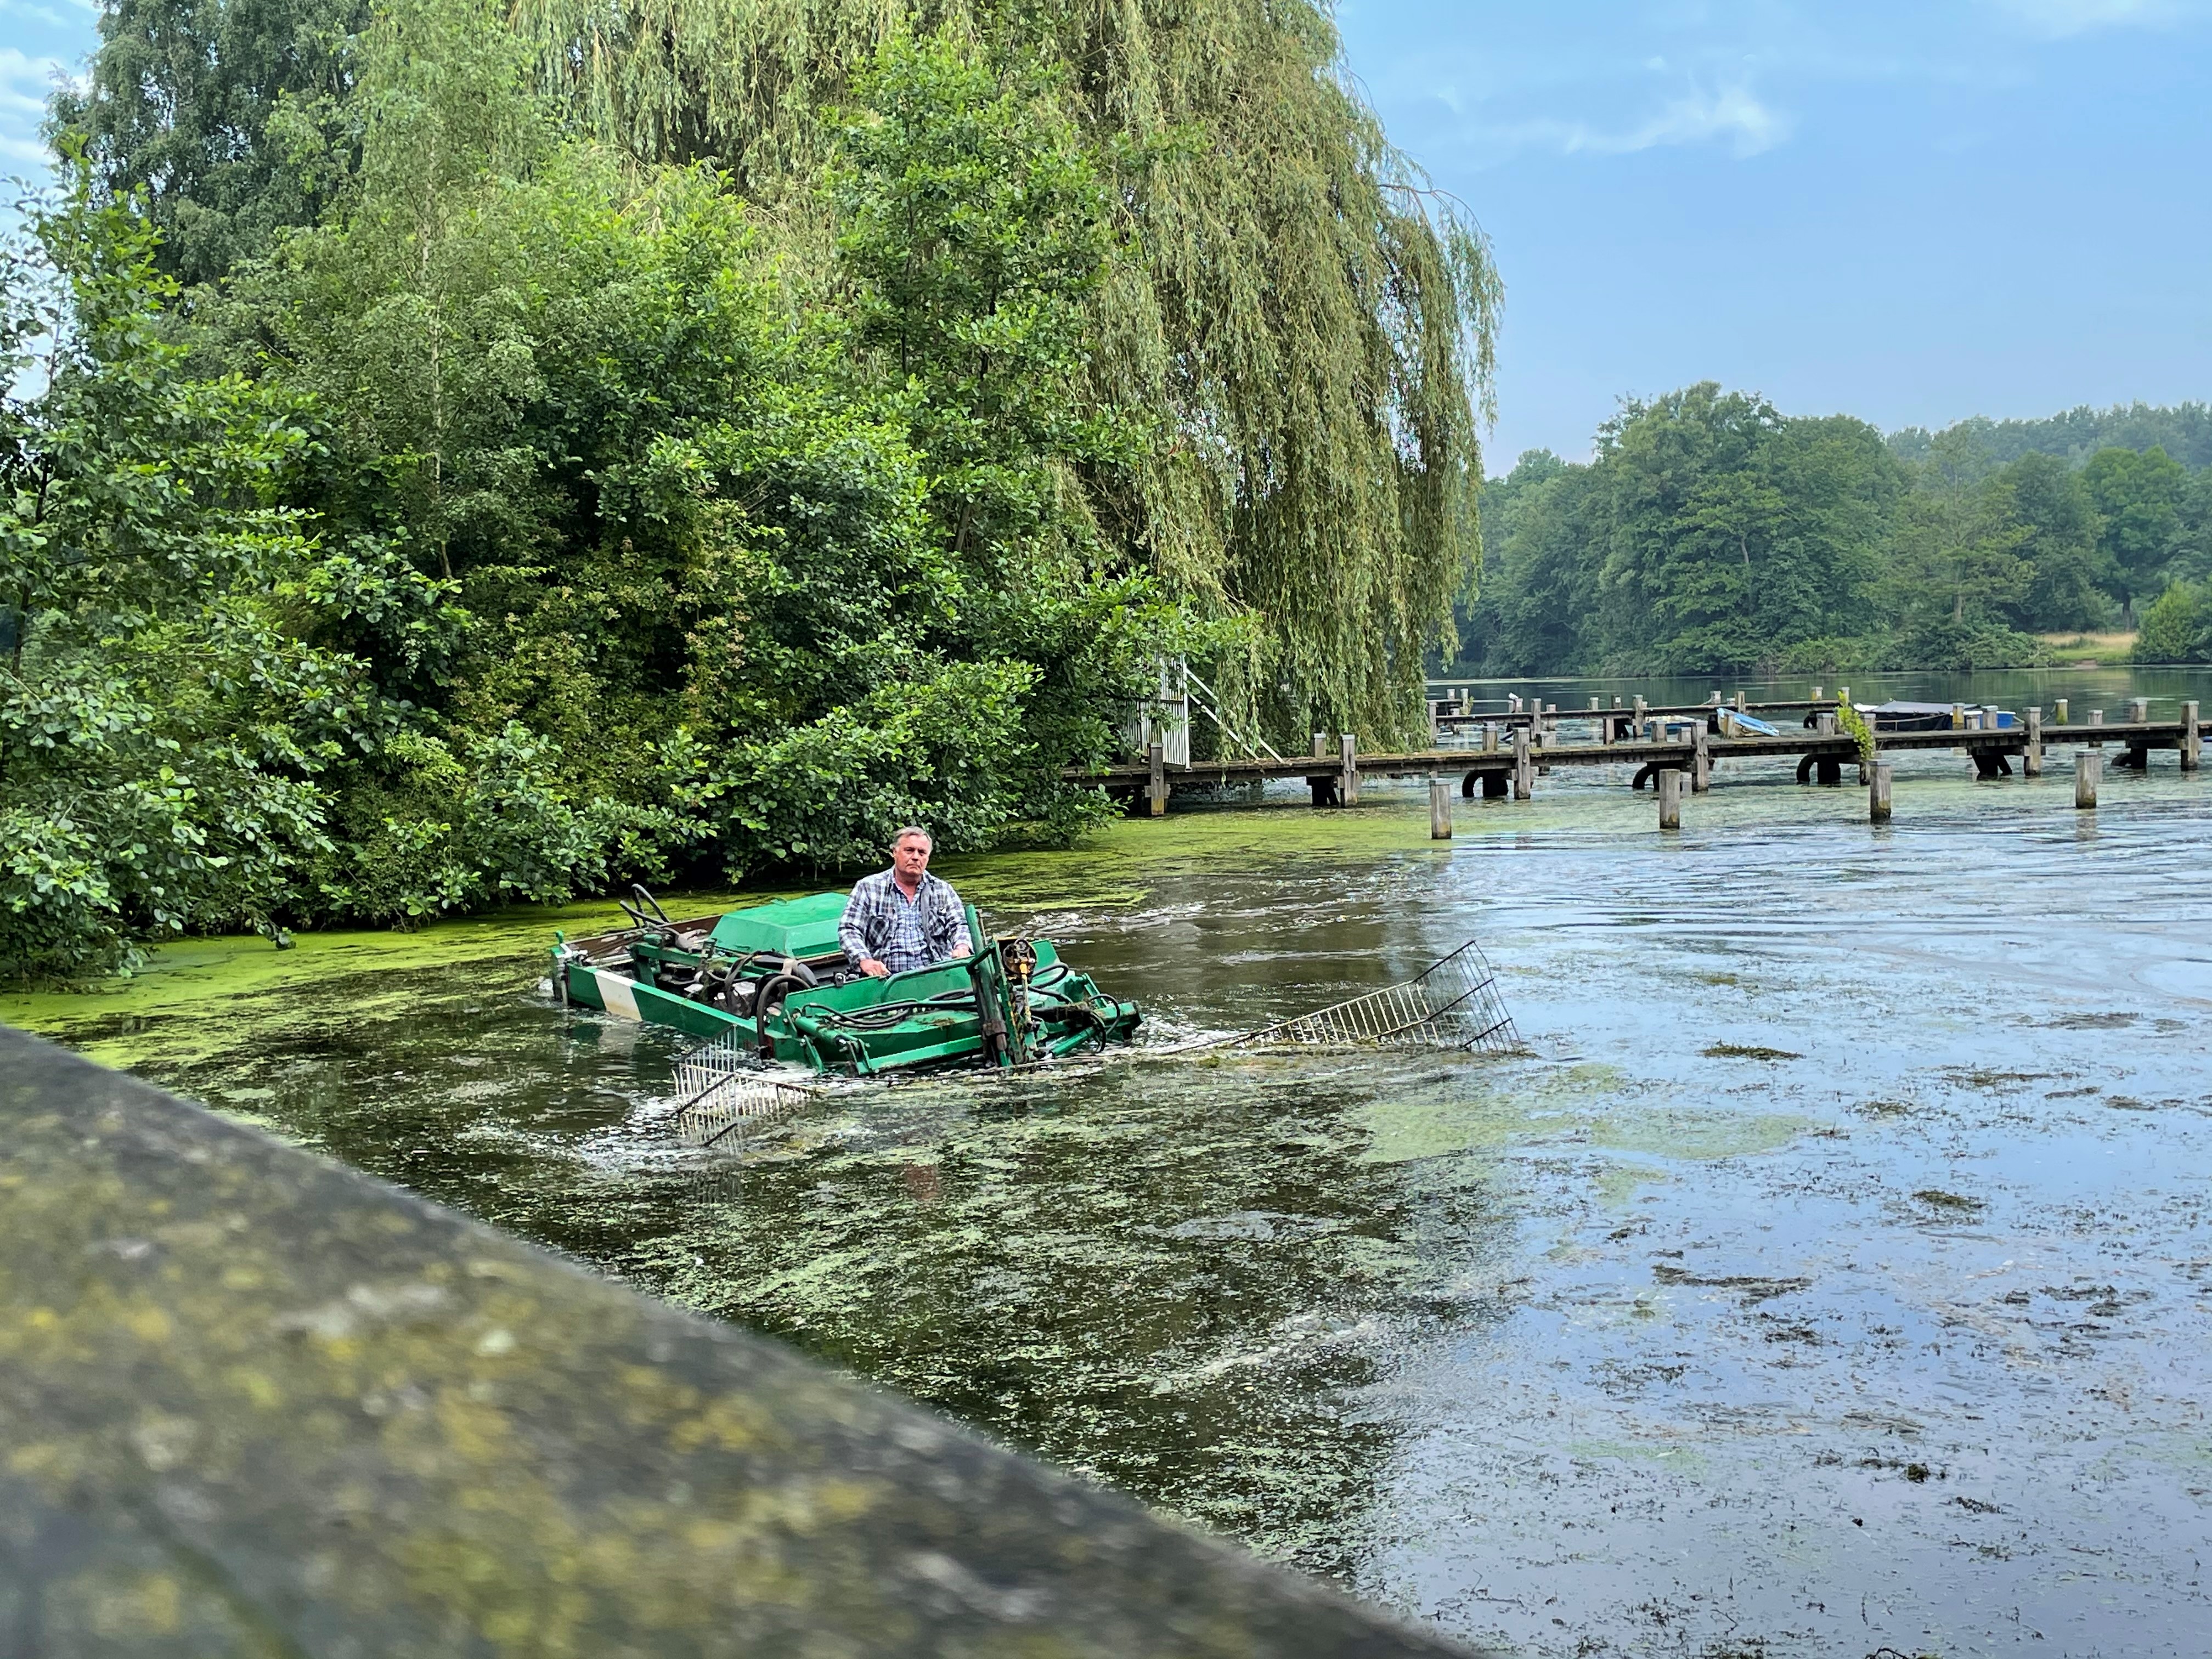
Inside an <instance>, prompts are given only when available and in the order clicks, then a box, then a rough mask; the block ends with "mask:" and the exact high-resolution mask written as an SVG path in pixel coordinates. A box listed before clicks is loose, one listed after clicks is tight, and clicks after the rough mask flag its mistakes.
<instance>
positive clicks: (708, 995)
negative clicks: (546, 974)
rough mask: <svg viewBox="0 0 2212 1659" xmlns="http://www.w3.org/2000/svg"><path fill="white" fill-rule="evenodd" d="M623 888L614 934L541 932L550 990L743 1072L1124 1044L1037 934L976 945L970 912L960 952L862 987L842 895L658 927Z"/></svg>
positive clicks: (1126, 1017)
mask: <svg viewBox="0 0 2212 1659" xmlns="http://www.w3.org/2000/svg"><path fill="white" fill-rule="evenodd" d="M633 894H634V897H635V902H631V901H629V900H625V901H624V902H623V911H624V912H625V914H626V915H628V917H629V922H630V925H629V927H623V928H618V929H616V930H614V931H612V932H610V933H599V934H595V935H593V936H592V937H590V938H587V939H574V940H571V939H567V938H566V937H564V936H558V935H556V943H555V945H554V947H553V984H554V990H555V994H556V995H557V996H559V997H560V998H561V999H562V1001H563V1002H566V1003H569V1004H572V1005H575V1006H582V1007H586V1008H598V1009H602V1010H605V1012H608V1013H611V1014H617V1015H620V1016H623V1017H624V1018H630V1019H637V1020H642V1021H644V1022H646V1023H647V1024H653V1025H665V1026H669V1027H671V1028H673V1029H675V1030H680V1031H684V1032H688V1033H689V1034H690V1035H691V1036H698V1037H704V1038H708V1039H710V1040H712V1046H713V1047H714V1048H716V1049H718V1050H720V1051H724V1052H726V1053H727V1054H729V1055H730V1056H732V1058H733V1059H736V1058H742V1059H744V1060H746V1061H747V1062H748V1064H749V1065H750V1066H751V1067H753V1068H756V1069H757V1068H759V1067H763V1066H775V1065H778V1064H781V1065H783V1066H799V1067H803V1068H805V1070H806V1071H808V1072H811V1073H827V1074H830V1075H836V1076H843V1077H872V1076H877V1075H879V1074H881V1073H886V1072H895V1071H913V1070H920V1069H928V1068H935V1067H942V1066H1000V1067H1005V1066H1022V1065H1028V1064H1030V1063H1033V1062H1035V1061H1037V1060H1048V1059H1052V1058H1055V1057H1058V1056H1060V1055H1066V1054H1075V1053H1078V1052H1079V1051H1081V1050H1083V1049H1085V1048H1103V1047H1105V1046H1106V1045H1107V1044H1109V1043H1112V1042H1127V1040H1128V1038H1129V1036H1130V1034H1131V1033H1132V1032H1133V1031H1134V1030H1136V1027H1137V1024H1138V1021H1139V1018H1140V1014H1139V1010H1138V1007H1137V1005H1136V1004H1135V1003H1133V1002H1128V1001H1124V1000H1121V999H1119V998H1115V997H1110V996H1108V995H1107V994H1105V993H1103V991H1101V990H1100V989H1099V988H1098V987H1097V984H1096V983H1094V982H1093V981H1091V978H1090V977H1089V976H1088V975H1085V974H1082V973H1079V972H1078V971H1077V970H1075V969H1073V968H1071V967H1069V966H1068V965H1067V964H1066V963H1064V962H1062V961H1061V960H1060V953H1059V951H1057V950H1056V949H1055V948H1054V945H1053V944H1052V942H1051V941H1050V940H1049V939H1029V938H1026V937H1024V936H1019V935H1010V936H1007V937H1005V938H997V939H994V938H991V937H989V936H988V935H987V934H986V933H984V932H983V927H982V923H981V919H980V918H979V917H978V916H977V915H976V914H975V907H974V906H973V905H969V907H968V934H969V950H970V954H969V956H967V957H962V958H957V959H955V960H953V961H950V962H941V963H934V964H933V965H931V966H929V967H927V968H918V969H914V970H912V971H911V972H908V973H903V974H892V975H889V976H887V977H884V978H870V977H868V976H867V975H864V974H861V973H860V972H859V970H858V964H857V963H850V962H848V961H847V960H846V958H845V954H844V951H843V949H842V946H841V945H839V943H838V939H837V924H838V922H839V921H841V920H842V917H843V915H844V910H845V896H844V895H843V894H842V893H816V894H812V895H810V896H807V897H805V898H796V899H783V900H779V901H776V902H772V903H768V904H761V905H755V906H752V907H750V908H746V909H742V910H732V911H729V912H727V913H726V914H725V915H719V916H708V917H702V918H699V919H696V920H694V921H671V920H669V918H668V916H667V915H666V914H665V912H664V911H663V910H662V909H661V908H660V906H659V904H658V903H656V902H654V901H653V896H652V895H650V894H649V893H647V892H646V890H644V889H643V888H635V889H634V890H633Z"/></svg>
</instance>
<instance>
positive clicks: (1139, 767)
mask: <svg viewBox="0 0 2212 1659" xmlns="http://www.w3.org/2000/svg"><path fill="white" fill-rule="evenodd" d="M1837 707H1838V705H1837V702H1836V700H1835V699H1832V698H1830V699H1820V698H1810V699H1806V700H1804V701H1801V702H1779V703H1775V702H1769V703H1756V704H1746V703H1745V702H1742V701H1741V698H1739V699H1738V700H1737V701H1736V702H1734V703H1732V704H1716V703H1705V704H1699V705H1691V706H1687V707H1682V708H1648V707H1646V706H1645V705H1644V703H1643V702H1642V700H1641V699H1638V702H1637V704H1636V706H1635V707H1634V708H1589V709H1572V710H1569V711H1567V712H1565V713H1564V714H1563V713H1560V712H1559V710H1558V709H1557V708H1528V709H1521V710H1510V711H1508V712H1506V713H1503V714H1487V715H1480V716H1478V715H1475V714H1469V713H1466V712H1463V711H1462V710H1461V709H1457V708H1435V709H1433V710H1432V714H1431V721H1432V725H1433V726H1434V729H1435V730H1436V731H1437V733H1438V734H1439V735H1438V741H1437V746H1435V747H1433V748H1430V749H1425V750H1410V751H1406V752H1401V753H1384V754H1362V753H1360V752H1359V751H1358V745H1357V744H1356V742H1355V740H1354V739H1353V738H1352V736H1351V735H1350V734H1349V733H1346V734H1342V735H1340V736H1338V737H1336V738H1329V737H1328V735H1327V734H1325V733H1321V732H1316V733H1315V734H1314V752H1313V753H1312V754H1310V755H1304V756H1293V757H1276V756H1261V757H1252V756H1247V757H1237V758H1223V759H1218V760H1209V761H1202V762H1198V763H1192V764H1188V765H1181V766H1177V765H1172V764H1170V763H1169V762H1168V761H1167V760H1166V758H1165V756H1164V750H1163V746H1162V745H1161V744H1157V743H1156V744H1152V746H1151V750H1150V752H1149V755H1148V757H1147V759H1146V761H1145V762H1143V763H1132V764H1127V765H1121V766H1115V767H1109V768H1107V769H1105V770H1103V771H1101V772H1093V773H1079V774H1071V776H1079V777H1081V778H1083V779H1084V780H1085V781H1090V782H1094V783H1097V784H1099V785H1102V786H1103V787H1104V788H1105V789H1106V791H1107V793H1109V795H1112V796H1114V797H1115V798H1116V799H1125V800H1127V801H1128V802H1129V803H1130V804H1131V805H1132V807H1133V809H1134V810H1137V811H1149V812H1150V813H1151V814H1152V815H1154V816H1157V815H1158V814H1160V813H1163V812H1164V811H1166V810H1167V804H1168V801H1169V800H1170V798H1171V797H1172V796H1173V795H1174V794H1175V793H1176V792H1177V791H1179V790H1182V791H1198V790H1206V791H1210V792H1218V791H1221V790H1225V789H1231V788H1234V787H1237V786H1239V785H1243V786H1246V787H1253V788H1256V787H1260V786H1263V785H1265V784H1267V783H1272V782H1281V781H1293V780H1303V781H1304V782H1305V783H1306V785H1307V786H1308V787H1309V788H1310V791H1311V792H1312V798H1313V804H1314V805H1316V806H1336V805H1351V804H1352V803H1354V802H1356V801H1358V799H1359V788H1360V784H1361V781H1363V780H1365V779H1376V778H1408V777H1425V778H1427V779H1429V780H1430V781H1431V816H1432V817H1434V818H1437V820H1438V824H1439V828H1438V833H1439V834H1443V835H1449V833H1450V830H1449V783H1450V781H1451V780H1453V779H1457V780H1458V782H1459V793H1461V794H1462V796H1463V797H1467V798H1468V799H1472V798H1474V796H1476V795H1477V794H1480V795H1482V796H1484V797H1486V798H1487V799H1503V798H1504V797H1505V796H1506V795H1508V794H1509V793H1510V795H1511V796H1512V798H1513V799H1516V800H1527V799H1529V798H1530V797H1531V796H1532V795H1533V794H1534V792H1535V788H1536V781H1537V779H1538V778H1539V777H1540V776H1541V775H1544V774H1546V773H1547V772H1550V771H1553V770H1554V769H1558V768H1561V767H1572V766H1630V767H1633V768H1634V772H1633V774H1632V787H1635V788H1638V789H1641V788H1643V787H1644V785H1645V784H1646V783H1650V784H1652V785H1653V786H1654V787H1656V789H1657V790H1658V791H1659V793H1660V795H1661V820H1662V823H1668V820H1669V818H1670V817H1672V818H1675V819H1676V820H1677V821H1678V820H1679V798H1680V797H1679V792H1680V787H1681V786H1682V785H1683V784H1684V783H1685V782H1686V784H1687V786H1688V787H1689V790H1690V792H1691V793H1704V792H1705V790H1706V789H1708V788H1709V787H1711V782H1712V779H1713V775H1714V773H1715V771H1716V769H1720V768H1723V767H1725V766H1728V765H1729V764H1730V763H1741V762H1744V761H1752V760H1762V761H1771V760H1788V759H1792V758H1795V759H1796V762H1797V781H1798V782H1800V783H1808V784H1826V785H1839V784H1841V783H1842V782H1843V781H1844V769H1845V768H1846V767H1850V768H1852V769H1855V770H1856V771H1857V773H1858V774H1859V777H1860V781H1863V782H1866V783H1868V784H1869V786H1870V787H1872V788H1874V789H1875V792H1876V794H1877V795H1878V796H1879V797H1880V798H1881V799H1880V800H1879V802H1878V804H1877V805H1876V807H1875V816H1876V817H1887V772H1888V767H1887V763H1885V762H1884V761H1883V760H1882V759H1881V757H1886V756H1889V755H1893V754H1901V753H1911V752H1916V751H1923V750H1962V751H1964V753H1965V754H1966V756H1967V757H1969V758H1970V759H1971V760H1972V763H1973V764H1974V768H1975V771H1976V774H1977V775H1978V776H1980V777H1983V778H2005V777H2010V776H2012V775H2015V770H2017V771H2018V772H2019V773H2021V775H2026V776H2028V777H2034V776H2037V775H2039V774H2040V773H2041V772H2042V770H2043V763H2044V756H2045V750H2046V748H2049V747H2051V746H2059V747H2065V748H2075V747H2078V748H2081V750H2083V751H2084V752H2085V754H2087V755H2089V756H2093V757H2096V760H2097V766H2096V768H2095V770H2096V771H2097V772H2099V773H2101V770H2102V761H2103V757H2104V756H2105V755H2106V752H2107V751H2113V750H2117V751H2118V752H2117V753H2115V754H2113V755H2112V763H2113V764H2114V765H2115V766H2119V767H2138V768H2141V767H2147V766H2148V765H2149V763H2150V757H2151V756H2152V755H2153V754H2154V753H2157V752H2161V751H2172V752H2173V753H2175V754H2177V755H2178V756H2179V759H2180V764H2181V768H2182V769H2183V770H2184V771H2195V770H2197V768H2198V764H2199V762H2200V759H2201V757H2202V756H2203V740H2204V735H2205V732H2206V729H2207V727H2206V725H2205V722H2204V721H2203V720H2202V719H2201V718H2200V709H2199V707H2198V705H2197V703H2194V702H2187V703H2184V704H2183V705H2182V706H2181V708H2180V710H2179V715H2180V717H2179V719H2176V720H2150V719H2148V718H2147V715H2148V706H2147V704H2146V703H2145V702H2141V701H2138V702H2136V703H2134V704H2133V705H2131V706H2130V708H2129V709H2128V711H2127V712H2128V713H2129V714H2130V719H2127V720H2119V721H2114V722H2111V723H2106V721H2105V720H2104V719H2103V713H2102V711H2101V710H2100V711H2094V712H2093V714H2092V718H2091V720H2090V721H2089V722H2088V723H2072V722H2067V721H2065V720H2063V716H2064V715H2065V714H2066V713H2067V708H2066V705H2065V704H2064V703H2063V702H2062V703H2060V704H2059V705H2058V708H2057V715H2058V716H2059V717H2060V718H2059V719H2057V720H2051V721H2046V720H2045V717H2044V710H2042V709H2041V708H2031V709H2029V710H2027V711H2026V714H2025V716H2024V717H2023V718H2021V720H2019V723H2017V724H2015V725H2009V726H1999V725H1997V724H1996V723H1995V721H1996V715H1995V714H1994V713H1991V714H1988V715H1984V714H1982V713H1981V712H1980V711H1978V710H1968V709H1966V708H1964V707H1961V708H1958V709H1957V710H1955V711H1954V715H1953V718H1954V720H1956V721H1958V722H1959V723H1958V724H1956V725H1953V726H1945V727H1943V728H1942V729H1938V730H1933V731H1919V732H1910V731H1889V732H1877V733H1876V736H1875V746H1876V760H1875V766H1874V767H1873V768H1872V769H1869V767H1868V766H1866V765H1864V764H1863V757H1861V755H1860V753H1859V749H1858V744H1857V742H1856V740H1855V739H1854V738H1852V737H1851V736H1850V734H1849V733H1848V732H1844V731H1842V730H1840V729H1839V728H1838V721H1837V715H1836V710H1837ZM1743 714H1750V715H1753V716H1754V717H1756V718H1758V719H1759V720H1763V721H1764V722H1765V723H1766V724H1769V725H1778V724H1779V723H1780V720H1789V719H1791V718H1793V717H1794V718H1795V719H1796V720H1797V721H1798V722H1799V723H1798V724H1796V725H1795V726H1783V727H1782V729H1780V730H1779V731H1778V732H1775V733H1774V734H1773V735H1771V736H1770V735H1767V734H1766V733H1764V732H1756V731H1753V730H1752V729H1750V728H1749V727H1748V726H1745V725H1744V724H1743V723H1741V721H1740V720H1738V719H1737V717H1738V716H1739V715H1743ZM1777 717H1780V718H1779V720H1778V718H1777ZM1984 721H1987V722H1988V723H1987V724H1984ZM1570 727H1572V728H1576V729H1574V730H1572V731H1569V730H1568V729H1567V728H1570ZM1447 732H1449V733H1454V734H1457V735H1459V736H1461V737H1462V738H1463V741H1462V742H1460V743H1458V744H1447V743H1445V742H1443V734H1444V733H1447ZM1877 773H1878V774H1880V776H1879V777H1877V776H1876V775H1875V774H1877ZM2077 793H2079V791H2078V789H2077ZM2082 804H2084V805H2093V804H2094V784H2093V782H2092V783H2091V785H2090V787H2089V792H2088V799H2087V800H2086V801H2085V802H2083V803H2082ZM1669 827H1672V825H1671V824H1670V825H1669Z"/></svg>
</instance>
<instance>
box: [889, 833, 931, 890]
mask: <svg viewBox="0 0 2212 1659" xmlns="http://www.w3.org/2000/svg"><path fill="white" fill-rule="evenodd" d="M891 864H892V866H893V867H894V868H895V869H896V870H897V871H898V872H899V874H901V875H902V876H904V877H905V878H907V879H908V881H920V880H921V872H923V871H925V870H927V869H928V868H929V842H928V840H927V837H925V836H902V837H901V838H900V840H899V844H898V845H897V846H896V847H895V848H892V849H891Z"/></svg>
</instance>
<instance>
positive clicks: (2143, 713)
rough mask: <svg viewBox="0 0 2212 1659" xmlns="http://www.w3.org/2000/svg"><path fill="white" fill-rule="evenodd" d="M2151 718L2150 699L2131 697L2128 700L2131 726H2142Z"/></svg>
mask: <svg viewBox="0 0 2212 1659" xmlns="http://www.w3.org/2000/svg"><path fill="white" fill-rule="evenodd" d="M2149 718H2150V699H2149V698H2148V697H2130V698H2129V699H2128V720H2129V723H2130V724H2131V725H2135V726H2141V725H2142V723H2143V722H2144V721H2145V720H2148V719H2149Z"/></svg>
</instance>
